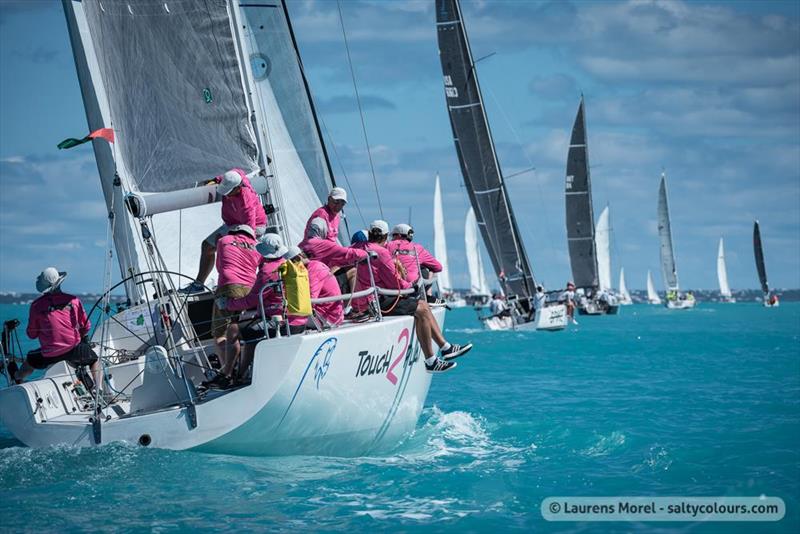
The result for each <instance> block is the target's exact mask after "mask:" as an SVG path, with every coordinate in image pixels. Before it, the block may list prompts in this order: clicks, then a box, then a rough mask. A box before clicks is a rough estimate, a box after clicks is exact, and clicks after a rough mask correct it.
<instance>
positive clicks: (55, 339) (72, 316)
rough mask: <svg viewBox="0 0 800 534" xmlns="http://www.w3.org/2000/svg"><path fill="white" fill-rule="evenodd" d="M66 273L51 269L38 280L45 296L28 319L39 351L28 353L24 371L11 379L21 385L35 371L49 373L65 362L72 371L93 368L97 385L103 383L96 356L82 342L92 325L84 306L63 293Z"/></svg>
mask: <svg viewBox="0 0 800 534" xmlns="http://www.w3.org/2000/svg"><path fill="white" fill-rule="evenodd" d="M66 276H67V273H65V272H58V271H57V270H56V269H55V267H48V268H47V269H45V270H44V271H42V272H41V274H40V275H39V277H38V278H37V279H36V290H37V291H39V292H40V293H42V296H40V297H39V298H37V299H36V300H34V301H33V303H32V304H31V308H30V315H29V317H28V329H27V334H28V337H29V338H31V339H38V340H39V348H38V349H36V350H32V351H30V352H28V354H27V357H26V358H25V362H24V363H23V364H22V368H21V369H19V370H18V371H17V372H16V373H15V374H14V376H12V378H14V379H15V380H16V382H17V383H18V384H19V383H21V382H22V381H23V380H24V379H25V378H27V377H28V376H30V374H31V373H32V372H33V371H34V369H47V368H48V367H50V366H51V365H53V364H54V363H58V362H61V361H66V362H67V363H69V364H70V365H72V366H73V367H79V366H84V365H90V366H91V369H92V372H93V374H94V383H95V384H97V383H99V381H100V378H101V376H100V365H99V363H98V361H97V355H96V354H95V353H94V351H92V349H91V347H90V346H89V344H88V343H87V342H84V341H83V339H84V338H85V337H86V336H87V335H89V329H90V328H91V326H92V323H91V322H90V321H89V318H88V317H87V316H86V312H85V311H84V309H83V304H81V301H80V300H78V298H77V297H75V296H74V295H70V294H68V293H62V292H61V283H62V282H63V281H64V278H66Z"/></svg>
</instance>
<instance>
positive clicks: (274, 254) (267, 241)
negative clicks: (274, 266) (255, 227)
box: [256, 234, 287, 260]
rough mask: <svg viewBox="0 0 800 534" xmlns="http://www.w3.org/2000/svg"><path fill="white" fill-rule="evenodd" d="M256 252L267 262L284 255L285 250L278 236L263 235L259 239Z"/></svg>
mask: <svg viewBox="0 0 800 534" xmlns="http://www.w3.org/2000/svg"><path fill="white" fill-rule="evenodd" d="M256 250H257V251H258V253H259V254H261V255H262V256H264V257H265V258H267V259H268V260H276V259H278V258H280V257H281V256H283V255H284V254H286V251H287V248H286V245H284V244H283V239H281V236H279V235H278V234H264V235H263V236H261V239H259V241H258V244H257V245H256Z"/></svg>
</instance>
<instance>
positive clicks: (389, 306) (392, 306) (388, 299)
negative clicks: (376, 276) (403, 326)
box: [380, 295, 417, 315]
mask: <svg viewBox="0 0 800 534" xmlns="http://www.w3.org/2000/svg"><path fill="white" fill-rule="evenodd" d="M380 304H381V313H383V315H414V314H415V313H417V298H416V297H415V296H405V297H400V301H399V302H398V300H397V297H392V296H387V295H381V298H380Z"/></svg>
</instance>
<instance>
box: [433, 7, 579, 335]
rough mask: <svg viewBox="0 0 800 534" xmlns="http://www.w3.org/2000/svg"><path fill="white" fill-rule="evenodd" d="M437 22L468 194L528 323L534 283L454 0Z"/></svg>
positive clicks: (518, 314) (504, 282) (517, 311)
mask: <svg viewBox="0 0 800 534" xmlns="http://www.w3.org/2000/svg"><path fill="white" fill-rule="evenodd" d="M436 26H437V33H438V38H439V57H440V60H441V63H442V73H443V75H444V90H445V98H446V102H447V110H448V113H449V116H450V125H451V127H452V130H453V139H454V141H455V147H456V153H457V155H458V160H459V163H460V165H461V173H462V175H463V177H464V184H465V185H466V189H467V194H468V195H469V200H470V203H471V204H472V207H473V209H474V210H475V217H476V219H477V222H478V228H480V232H481V236H482V237H483V241H484V243H485V244H486V248H487V250H488V251H489V256H490V258H491V260H492V267H494V271H495V274H496V275H497V278H498V280H499V281H500V285H501V287H502V289H503V291H504V292H505V294H506V296H507V299H508V301H509V303H511V304H513V306H512V308H511V309H512V311H513V313H514V315H515V322H514V325H517V324H520V323H525V322H529V321H531V320H532V319H533V318H534V314H533V296H534V292H535V287H536V282H535V280H534V277H533V272H532V270H531V264H530V261H529V260H528V256H527V254H526V253H525V247H524V245H523V243H522V239H521V237H520V232H519V228H518V226H517V221H516V219H515V218H514V211H513V210H512V208H511V203H510V201H509V198H508V192H507V190H506V186H505V183H504V180H503V174H502V172H501V170H500V163H499V161H498V159H497V152H496V151H495V147H494V141H493V140H492V135H491V130H490V128H489V122H488V119H487V117H486V111H485V109H484V105H483V98H482V96H481V91H480V86H479V85H478V78H477V75H476V71H475V64H474V62H473V60H472V52H471V50H470V47H469V42H468V41H467V35H466V31H465V29H464V22H463V20H462V18H461V6H460V5H459V2H458V0H436ZM539 328H541V326H539ZM562 328H563V326H562Z"/></svg>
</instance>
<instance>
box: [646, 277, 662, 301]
mask: <svg viewBox="0 0 800 534" xmlns="http://www.w3.org/2000/svg"><path fill="white" fill-rule="evenodd" d="M647 302H648V303H650V304H661V297H659V296H658V292H657V291H656V286H655V285H653V276H652V275H651V274H650V271H649V270H648V271H647Z"/></svg>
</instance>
